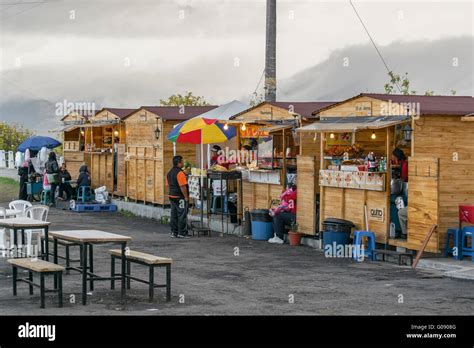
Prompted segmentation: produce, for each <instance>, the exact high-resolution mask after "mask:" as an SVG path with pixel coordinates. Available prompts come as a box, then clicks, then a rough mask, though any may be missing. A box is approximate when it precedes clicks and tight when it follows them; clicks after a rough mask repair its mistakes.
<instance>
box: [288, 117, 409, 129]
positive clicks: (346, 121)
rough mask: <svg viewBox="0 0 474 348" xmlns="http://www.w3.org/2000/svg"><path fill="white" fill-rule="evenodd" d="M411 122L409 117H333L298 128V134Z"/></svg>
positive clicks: (373, 127)
mask: <svg viewBox="0 0 474 348" xmlns="http://www.w3.org/2000/svg"><path fill="white" fill-rule="evenodd" d="M409 120H410V118H409V117H407V116H383V117H373V116H372V117H359V116H351V117H331V118H327V119H324V120H321V121H319V122H314V123H312V124H309V125H307V126H304V127H300V128H298V129H297V130H296V131H297V132H355V131H358V130H364V129H380V128H386V127H390V126H394V125H397V124H402V123H406V122H408V121H409Z"/></svg>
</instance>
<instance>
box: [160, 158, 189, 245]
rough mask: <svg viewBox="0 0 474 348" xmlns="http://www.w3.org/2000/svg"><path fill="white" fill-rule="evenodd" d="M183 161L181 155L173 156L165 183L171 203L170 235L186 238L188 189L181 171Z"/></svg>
mask: <svg viewBox="0 0 474 348" xmlns="http://www.w3.org/2000/svg"><path fill="white" fill-rule="evenodd" d="M183 167H184V161H183V157H182V156H174V157H173V168H171V170H170V171H169V172H168V174H167V175H166V185H167V186H168V194H169V199H170V205H171V219H170V226H171V237H172V238H186V237H187V235H188V222H187V215H188V206H189V190H188V180H187V178H186V174H185V173H184V171H183Z"/></svg>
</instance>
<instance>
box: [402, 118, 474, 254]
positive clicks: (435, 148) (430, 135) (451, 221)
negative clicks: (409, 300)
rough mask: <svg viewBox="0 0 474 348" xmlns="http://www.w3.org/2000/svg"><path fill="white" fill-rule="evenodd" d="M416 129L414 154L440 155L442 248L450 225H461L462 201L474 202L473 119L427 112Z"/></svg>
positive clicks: (418, 122) (417, 123)
mask: <svg viewBox="0 0 474 348" xmlns="http://www.w3.org/2000/svg"><path fill="white" fill-rule="evenodd" d="M414 129H415V132H414V135H415V143H414V155H415V158H417V157H419V156H434V157H437V158H439V197H438V200H439V217H438V219H439V220H438V223H439V228H438V234H439V236H438V243H439V245H438V249H439V250H440V251H441V250H442V249H443V248H444V240H445V235H446V230H447V228H448V227H454V226H457V225H458V206H459V204H462V203H466V204H474V137H473V136H472V135H473V134H474V122H465V121H461V117H460V116H440V115H427V116H422V117H421V119H419V120H417V121H416V122H415V127H414ZM455 153H456V154H457V161H455V160H454V159H456V158H455V156H454V155H455ZM409 180H410V182H411V178H410V179H409ZM409 205H410V197H409Z"/></svg>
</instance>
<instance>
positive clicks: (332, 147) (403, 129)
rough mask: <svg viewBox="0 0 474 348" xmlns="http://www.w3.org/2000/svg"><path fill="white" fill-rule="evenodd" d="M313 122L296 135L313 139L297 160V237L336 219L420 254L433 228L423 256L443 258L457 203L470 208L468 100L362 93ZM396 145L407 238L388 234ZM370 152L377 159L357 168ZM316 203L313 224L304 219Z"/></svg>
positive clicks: (471, 117) (393, 211)
mask: <svg viewBox="0 0 474 348" xmlns="http://www.w3.org/2000/svg"><path fill="white" fill-rule="evenodd" d="M314 116H316V117H317V118H318V121H317V122H315V123H312V124H310V125H307V126H304V127H302V128H300V129H298V130H297V132H298V133H299V134H300V135H302V136H304V135H306V136H309V137H310V138H312V139H313V141H314V142H313V144H311V145H310V144H308V143H307V142H302V148H301V155H300V156H299V157H298V161H297V163H298V179H297V181H298V203H297V207H298V213H297V220H298V223H299V225H300V227H301V229H302V231H303V232H304V233H307V234H313V233H315V232H317V231H318V230H319V229H320V228H321V227H322V222H323V221H324V220H325V219H327V218H340V219H345V220H350V221H352V222H353V223H354V224H355V226H356V229H358V230H366V229H367V224H368V229H369V230H370V231H373V232H375V235H376V240H377V242H378V243H384V244H386V245H388V246H392V247H402V248H406V249H410V250H419V249H420V248H421V246H422V244H423V241H424V239H425V237H426V236H427V234H428V232H429V230H430V228H431V227H432V226H433V225H436V226H437V228H436V229H435V232H434V234H433V235H432V237H431V238H430V240H429V242H428V244H427V246H426V248H425V251H427V252H433V253H439V252H441V251H442V250H443V249H444V245H445V237H446V231H447V229H448V227H455V226H458V221H459V212H458V209H459V208H458V207H459V205H460V204H474V137H473V136H472V134H474V99H473V98H472V97H469V96H466V97H463V96H413V95H410V96H405V95H385V94H369V93H363V94H360V95H357V96H355V97H353V98H350V99H348V100H345V101H342V102H338V103H335V104H333V105H331V106H328V107H326V108H323V109H320V110H319V111H317V112H315V113H314ZM307 145H309V146H310V148H311V149H313V151H314V153H312V154H308V151H306V150H305V146H307ZM396 147H398V148H400V149H402V150H403V151H404V152H405V154H406V156H407V157H408V172H409V173H408V174H409V175H408V184H407V197H405V204H407V207H408V225H407V228H408V230H407V238H405V239H403V238H393V237H394V235H393V233H392V236H391V233H390V228H391V224H393V225H396V224H398V216H397V208H396V207H395V204H394V200H395V198H396V196H402V194H397V195H395V194H392V192H393V189H392V185H391V183H392V175H395V174H396V172H397V170H396V168H395V166H392V165H391V161H390V157H391V154H392V151H393V150H394V149H395V148H396ZM369 153H373V154H374V156H375V157H376V158H378V159H380V160H382V161H381V162H382V165H379V166H378V167H377V168H373V169H372V171H371V172H367V171H365V168H364V167H363V166H364V162H365V158H366V156H367V155H368V154H369ZM344 157H345V158H344ZM384 161H385V162H384ZM384 163H386V164H385V165H384ZM316 202H319V219H317V216H316V215H315V214H308V213H307V212H309V211H314V210H315V204H316ZM366 207H367V208H366ZM366 209H367V210H366ZM365 216H367V218H365ZM393 227H394V226H392V228H393Z"/></svg>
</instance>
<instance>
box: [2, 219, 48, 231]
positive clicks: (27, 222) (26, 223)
mask: <svg viewBox="0 0 474 348" xmlns="http://www.w3.org/2000/svg"><path fill="white" fill-rule="evenodd" d="M49 225H51V222H48V221H42V220H35V219H30V218H27V217H15V218H12V219H0V226H2V227H7V228H23V227H25V228H28V227H38V228H40V227H46V226H49Z"/></svg>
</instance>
